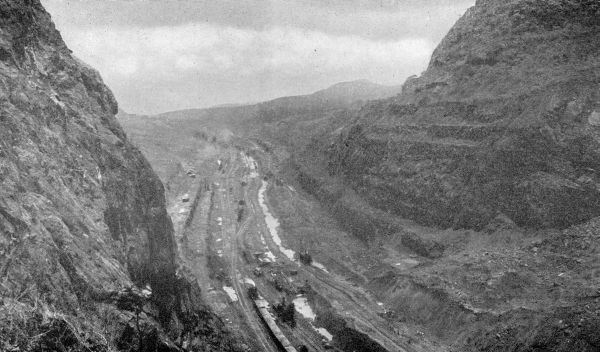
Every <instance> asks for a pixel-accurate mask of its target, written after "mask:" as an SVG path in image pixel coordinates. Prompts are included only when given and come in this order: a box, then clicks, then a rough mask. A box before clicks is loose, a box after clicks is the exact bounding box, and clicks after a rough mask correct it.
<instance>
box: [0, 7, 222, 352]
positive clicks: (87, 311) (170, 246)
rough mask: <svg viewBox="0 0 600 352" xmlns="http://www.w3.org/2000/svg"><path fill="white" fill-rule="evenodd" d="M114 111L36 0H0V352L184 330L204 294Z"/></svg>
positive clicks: (143, 341) (102, 345)
mask: <svg viewBox="0 0 600 352" xmlns="http://www.w3.org/2000/svg"><path fill="white" fill-rule="evenodd" d="M116 113H117V103H116V101H115V99H114V97H113V95H112V93H111V92H110V90H109V89H108V88H107V87H106V86H105V85H104V83H103V82H102V79H101V78H100V76H99V75H98V73H97V72H95V71H94V70H93V69H91V68H89V67H87V66H86V65H84V64H83V63H81V62H79V61H78V60H77V59H76V58H74V57H73V56H72V54H71V52H70V50H69V49H68V48H67V47H66V46H65V44H64V42H63V41H62V39H61V36H60V34H59V33H58V31H57V30H56V29H55V27H54V25H53V23H52V21H51V19H50V16H49V15H48V14H47V13H46V11H45V10H44V9H43V7H42V6H41V5H40V3H39V1H38V0H28V1H21V0H19V1H17V0H13V1H9V0H2V1H0V184H1V186H0V297H1V298H2V299H1V300H0V341H3V343H5V344H10V346H9V345H4V346H3V345H1V344H0V350H18V349H14V348H20V350H27V349H31V350H80V349H85V350H90V348H91V349H93V350H107V349H110V348H115V347H118V348H119V349H127V348H128V347H127V346H130V345H131V346H134V347H136V348H146V347H147V348H159V347H160V348H163V349H162V350H169V349H172V348H175V347H174V346H175V345H174V344H173V343H172V342H171V341H176V340H178V341H179V343H181V342H182V340H183V338H180V337H179V336H177V334H178V333H179V332H180V331H179V330H182V329H184V326H185V324H186V323H189V322H183V323H180V322H179V320H181V317H182V316H183V315H184V314H183V313H185V312H184V311H186V310H187V311H188V312H191V311H192V310H193V309H195V308H194V306H193V302H194V301H193V300H194V299H197V298H198V297H195V296H194V293H193V291H194V288H193V287H192V286H190V285H188V284H187V283H185V282H184V281H182V280H183V279H181V278H178V277H176V263H175V262H176V260H175V243H174V240H173V229H172V224H171V220H170V218H169V217H168V215H167V212H166V209H165V199H164V192H163V186H162V184H161V182H160V181H159V179H158V178H157V177H156V175H155V174H154V172H153V171H152V169H151V168H150V166H149V164H148V162H147V161H146V159H145V158H144V157H143V156H142V155H141V153H140V152H139V151H138V150H137V149H136V148H134V147H133V146H132V145H131V143H130V142H129V141H128V140H127V138H126V135H125V133H124V132H123V130H122V129H121V127H120V126H119V124H118V123H117V121H116V119H115V117H114V115H115V114H116ZM188 286H189V287H188ZM128 288H129V289H128ZM144 289H145V291H144V292H142V290H144ZM183 296H185V297H186V298H185V299H187V301H186V304H183V303H181V302H182V301H181V300H182V299H183V298H182V297H183ZM127 302H129V303H130V304H128V303H127ZM136 302H137V303H136ZM136 306H138V307H141V306H145V307H148V308H147V309H149V310H148V311H145V313H143V314H142V318H141V323H140V325H139V326H135V325H134V323H133V321H134V320H132V318H133V317H135V312H136V309H137V308H136ZM145 309H146V308H145ZM207 315H208V313H207ZM196 316H198V314H196ZM209 318H210V317H208V316H207V319H209ZM211 319H212V318H211ZM177 329H179V330H177ZM193 329H194V328H190V329H188V332H189V331H193ZM178 331H179V332H178ZM167 335H170V336H169V337H170V339H169V337H167ZM157 346H158V347H157ZM84 347H85V348H84ZM11 348H13V349H11ZM86 348H87V349H86Z"/></svg>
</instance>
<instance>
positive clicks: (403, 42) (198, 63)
mask: <svg viewBox="0 0 600 352" xmlns="http://www.w3.org/2000/svg"><path fill="white" fill-rule="evenodd" d="M474 2H475V0H370V1H367V0H246V1H244V0H218V1H217V0H42V3H43V4H44V6H45V7H46V9H47V10H48V11H49V12H50V14H51V15H52V17H53V19H54V22H55V23H56V25H57V27H58V29H59V30H60V32H61V33H62V35H63V38H64V40H65V41H66V43H67V45H68V46H69V47H70V48H71V49H72V50H73V52H74V54H75V55H76V56H78V57H79V58H81V59H83V60H84V61H86V62H87V63H89V64H90V65H92V66H94V67H95V68H96V69H98V70H99V71H100V73H101V74H102V76H103V78H104V80H105V82H106V83H107V84H108V85H109V87H110V88H111V89H112V90H113V92H114V93H115V95H116V97H117V100H118V101H119V104H120V106H121V108H122V109H124V110H125V111H127V112H130V113H158V112H164V111H170V110H178V109H185V108H194V107H206V106H212V105H218V104H224V103H238V102H253V101H262V100H267V99H271V98H275V97H279V96H285V95H297V94H305V93H310V92H313V91H316V90H319V89H323V88H326V87H328V86H330V85H332V84H335V83H337V82H342V81H350V80H356V79H363V78H366V79H369V80H371V81H374V82H378V83H382V84H402V83H403V82H404V80H405V78H406V77H408V76H410V75H413V74H419V73H420V72H421V71H423V70H424V69H425V68H426V66H427V63H428V61H429V57H430V55H431V53H432V52H433V49H434V48H435V46H436V45H437V44H438V43H439V41H440V40H441V39H442V38H443V36H444V35H445V34H446V33H447V31H448V30H449V29H450V27H451V26H452V24H453V23H454V22H455V21H456V20H457V19H458V18H459V17H460V16H461V15H462V14H463V13H464V12H465V10H466V9H467V8H468V7H470V6H472V5H473V4H474Z"/></svg>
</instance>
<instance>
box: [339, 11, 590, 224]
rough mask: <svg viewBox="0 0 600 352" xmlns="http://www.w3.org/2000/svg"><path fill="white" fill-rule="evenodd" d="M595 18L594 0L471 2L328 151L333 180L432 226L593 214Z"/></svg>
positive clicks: (573, 219)
mask: <svg viewBox="0 0 600 352" xmlns="http://www.w3.org/2000/svg"><path fill="white" fill-rule="evenodd" d="M599 16H600V9H599V7H598V2H597V1H592V0H577V1H567V0H557V1H542V0H511V1H482V0H480V1H477V4H476V5H475V6H474V7H473V8H471V9H469V10H468V11H467V13H466V14H465V15H464V16H463V17H462V18H461V19H460V20H459V21H458V22H457V24H456V25H455V26H454V27H453V28H452V30H451V31H450V33H449V34H448V35H447V36H446V38H445V39H444V40H443V41H442V43H441V44H440V45H439V46H438V48H437V49H436V50H435V52H434V54H433V56H432V58H431V62H430V64H429V67H428V69H427V71H426V72H424V73H423V74H422V75H421V76H420V77H418V78H411V79H409V80H408V81H407V82H406V83H405V85H404V88H403V92H402V94H400V95H399V96H397V97H395V98H391V99H388V100H384V101H378V102H373V103H370V104H368V105H367V106H365V107H364V108H363V109H362V110H361V112H360V113H359V114H360V118H359V120H358V122H357V123H355V124H353V125H352V126H350V127H348V128H346V129H345V131H344V132H343V133H342V135H341V136H340V137H339V139H338V140H337V141H336V143H335V144H334V145H333V146H332V147H331V148H329V150H328V153H329V169H330V172H331V173H332V174H336V175H342V176H343V177H345V178H346V179H347V180H348V181H349V183H350V184H351V185H352V186H353V188H354V189H355V190H357V191H358V192H359V193H360V194H361V195H362V196H363V197H364V198H365V199H366V200H367V201H368V202H369V203H370V204H371V205H373V206H375V207H377V208H380V209H383V210H385V211H391V212H393V213H395V214H398V215H400V216H404V217H410V218H412V219H415V220H418V221H419V222H421V223H424V224H430V225H437V226H443V227H464V228H475V229H483V228H484V227H485V226H486V225H487V224H488V223H489V222H490V221H492V220H493V219H494V218H496V217H497V216H498V215H499V214H504V215H506V216H507V217H508V218H509V219H510V220H511V221H514V222H515V223H516V224H517V225H519V226H523V227H531V228H550V227H556V228H566V227H568V226H570V225H572V224H577V223H581V222H583V221H586V220H589V219H591V218H593V217H595V216H598V215H600V178H599V176H600V174H599V172H600V130H599V129H598V111H599V110H600V95H599V92H600V80H599V77H600V21H598V18H599ZM399 200H400V201H399Z"/></svg>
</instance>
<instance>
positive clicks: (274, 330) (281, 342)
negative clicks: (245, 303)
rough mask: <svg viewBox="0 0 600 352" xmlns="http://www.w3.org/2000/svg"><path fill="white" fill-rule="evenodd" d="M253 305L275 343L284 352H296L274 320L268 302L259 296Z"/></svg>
mask: <svg viewBox="0 0 600 352" xmlns="http://www.w3.org/2000/svg"><path fill="white" fill-rule="evenodd" d="M254 306H255V307H256V309H257V310H258V313H259V315H260V317H261V318H262V320H263V322H264V323H265V324H266V325H267V327H268V328H269V330H270V331H271V334H272V335H273V336H274V337H275V340H276V341H277V345H278V346H279V348H281V349H282V350H283V351H285V352H298V351H297V350H296V348H294V346H292V344H291V343H290V341H289V340H288V339H287V337H285V335H284V334H283V332H281V329H280V328H279V326H278V325H277V323H276V322H275V318H274V317H273V315H271V312H269V302H267V301H266V300H264V299H262V298H259V299H255V300H254Z"/></svg>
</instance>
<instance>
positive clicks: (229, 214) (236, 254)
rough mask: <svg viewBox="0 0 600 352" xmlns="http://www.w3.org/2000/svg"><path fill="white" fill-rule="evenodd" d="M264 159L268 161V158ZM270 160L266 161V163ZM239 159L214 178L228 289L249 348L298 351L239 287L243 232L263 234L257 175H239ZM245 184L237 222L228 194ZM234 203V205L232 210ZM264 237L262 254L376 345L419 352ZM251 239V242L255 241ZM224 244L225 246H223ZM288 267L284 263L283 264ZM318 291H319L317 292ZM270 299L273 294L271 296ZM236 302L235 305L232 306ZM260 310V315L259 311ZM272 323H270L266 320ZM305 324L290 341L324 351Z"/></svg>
mask: <svg viewBox="0 0 600 352" xmlns="http://www.w3.org/2000/svg"><path fill="white" fill-rule="evenodd" d="M267 158H268V157H267ZM268 162H269V161H267V163H268ZM241 163H242V160H240V157H239V155H238V154H236V153H232V154H231V156H230V158H229V159H228V162H227V164H226V165H223V166H224V169H223V170H221V173H220V175H218V178H217V179H218V180H219V182H221V184H220V186H219V187H218V188H217V189H216V192H217V195H218V197H217V199H218V202H219V206H220V209H221V212H222V214H223V215H222V226H221V228H220V235H221V237H222V239H223V240H224V241H225V240H227V242H228V247H229V251H228V253H227V252H226V255H227V254H228V255H229V258H228V259H229V261H228V265H227V266H229V273H230V277H231V283H232V285H231V286H233V289H234V290H235V292H236V294H237V301H238V302H239V305H238V307H239V310H240V311H241V314H242V317H243V319H244V320H246V322H247V323H248V325H249V326H250V328H251V331H250V333H251V335H252V336H255V337H256V340H255V341H254V344H255V345H256V346H257V347H258V348H259V349H260V350H262V351H267V352H275V351H286V352H297V350H296V348H294V346H293V345H292V344H291V343H290V341H289V339H288V337H286V336H285V335H284V334H283V332H282V331H281V329H280V328H279V327H277V324H276V323H275V321H274V319H273V318H272V316H271V315H270V313H269V312H268V311H267V308H266V307H261V306H259V305H262V306H264V305H265V304H264V302H262V303H257V302H256V301H254V300H250V299H249V298H248V297H247V294H246V293H247V291H246V287H245V284H243V283H241V282H240V280H242V279H243V278H244V277H251V276H252V270H251V269H249V268H248V267H247V265H246V264H247V263H244V261H243V260H240V257H241V252H240V248H247V243H248V242H247V239H248V238H247V235H248V233H247V232H248V228H249V226H250V225H251V224H253V223H254V224H256V225H257V226H258V227H259V228H261V230H260V231H259V232H262V231H268V228H267V227H266V224H264V223H263V222H264V220H263V219H262V217H261V216H257V215H258V214H262V211H261V210H260V208H258V203H257V202H258V198H257V193H258V185H257V182H256V180H260V178H259V177H256V178H254V179H249V180H248V179H247V178H245V177H242V175H246V173H247V171H248V170H246V168H245V167H243V166H242V165H241ZM242 179H243V180H246V181H249V182H247V183H246V186H244V187H242V190H241V192H240V193H241V194H240V196H241V197H243V200H244V204H245V205H244V209H245V214H244V216H243V217H242V218H238V219H236V218H235V214H236V210H237V209H236V207H237V204H239V203H238V201H239V199H237V198H236V197H235V196H234V195H233V194H232V192H233V190H234V189H236V190H237V189H238V187H239V182H240V181H241V180H242ZM234 205H235V206H234ZM264 237H265V238H268V240H267V247H266V248H265V249H266V250H270V251H272V252H274V253H278V254H279V255H278V257H279V258H282V259H278V260H284V261H287V262H288V263H290V265H291V264H293V265H294V267H295V268H296V269H298V271H299V272H301V273H302V274H303V275H304V276H305V277H306V278H308V280H309V281H310V282H313V283H318V285H319V286H321V287H322V288H325V291H326V295H325V297H326V298H327V299H328V300H329V299H333V300H335V301H337V302H338V303H341V306H342V307H343V309H344V310H345V311H351V312H352V317H353V318H354V319H355V321H356V322H357V323H358V324H359V326H360V327H361V328H360V329H359V330H362V331H363V332H365V333H367V334H368V335H370V336H371V337H373V338H374V340H375V341H377V342H379V343H380V344H381V345H382V346H383V347H384V348H386V349H387V350H389V351H409V352H413V351H415V352H419V351H420V350H419V349H414V348H411V347H412V346H406V345H405V344H403V343H401V342H399V341H398V335H396V334H393V335H394V336H391V335H392V333H391V332H390V331H388V330H391V329H390V328H389V327H387V326H384V325H383V324H384V323H385V322H382V321H381V320H382V319H381V317H379V316H377V315H376V313H375V312H374V310H373V307H370V306H369V304H368V303H366V302H363V300H362V299H360V298H357V297H356V293H355V292H354V291H353V290H352V289H351V288H349V287H346V286H339V285H337V284H336V282H335V280H332V279H331V277H329V274H326V273H324V272H321V271H320V269H317V268H313V267H306V266H300V267H297V266H296V263H292V262H291V261H290V260H289V259H288V258H287V257H286V256H285V255H283V253H281V251H280V249H279V248H278V246H277V245H276V244H275V243H272V238H271V236H264ZM255 240H256V239H255ZM223 244H225V242H223ZM286 265H287V264H286ZM320 291H322V289H321V290H320ZM271 295H273V294H271ZM234 303H236V302H234ZM261 310H262V312H261ZM271 320H273V321H271ZM304 325H306V326H303V327H300V326H298V327H297V328H295V329H294V330H293V331H291V332H290V334H291V335H290V337H293V338H294V340H295V341H300V342H301V343H302V344H304V345H306V346H307V347H309V348H310V349H311V351H323V350H324V349H325V348H324V347H323V345H322V342H321V338H320V335H318V334H317V333H316V332H315V331H313V330H312V327H311V325H309V324H304Z"/></svg>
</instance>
